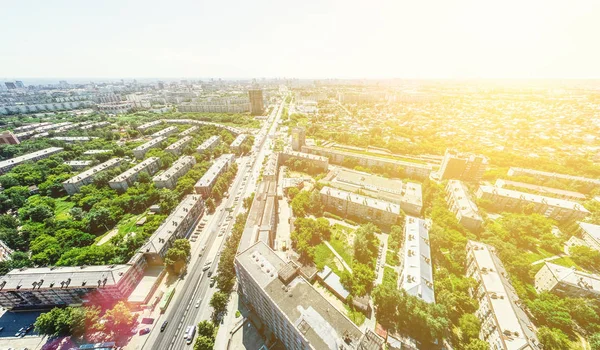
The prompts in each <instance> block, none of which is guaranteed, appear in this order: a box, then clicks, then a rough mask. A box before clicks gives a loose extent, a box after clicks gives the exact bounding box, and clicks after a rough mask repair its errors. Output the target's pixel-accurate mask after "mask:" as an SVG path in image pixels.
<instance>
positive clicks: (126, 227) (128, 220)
mask: <svg viewBox="0 0 600 350" xmlns="http://www.w3.org/2000/svg"><path fill="white" fill-rule="evenodd" d="M145 215H146V212H144V213H142V214H140V215H133V216H132V215H125V217H123V219H121V221H120V222H119V223H118V224H117V227H118V228H119V233H129V232H137V231H138V230H139V229H140V227H141V226H137V225H136V224H135V223H136V222H138V220H139V219H141V218H143V217H144V216H145Z"/></svg>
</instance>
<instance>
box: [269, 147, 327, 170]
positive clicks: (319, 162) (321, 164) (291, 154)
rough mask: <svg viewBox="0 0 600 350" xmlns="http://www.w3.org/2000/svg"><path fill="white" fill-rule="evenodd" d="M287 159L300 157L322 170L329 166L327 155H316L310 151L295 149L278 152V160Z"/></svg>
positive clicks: (283, 160) (284, 160) (285, 160)
mask: <svg viewBox="0 0 600 350" xmlns="http://www.w3.org/2000/svg"><path fill="white" fill-rule="evenodd" d="M288 159H300V160H303V161H306V162H308V164H310V165H311V166H312V167H315V168H318V169H320V170H322V171H323V172H325V171H327V169H328V168H329V159H327V157H322V156H317V155H314V154H310V153H302V152H296V151H290V150H287V151H283V152H280V153H279V162H280V163H284V162H287V161H288Z"/></svg>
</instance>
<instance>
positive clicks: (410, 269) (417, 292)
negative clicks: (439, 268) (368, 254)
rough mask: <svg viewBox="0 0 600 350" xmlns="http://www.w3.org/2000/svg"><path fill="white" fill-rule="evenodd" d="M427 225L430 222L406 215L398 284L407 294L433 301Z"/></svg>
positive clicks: (429, 301)
mask: <svg viewBox="0 0 600 350" xmlns="http://www.w3.org/2000/svg"><path fill="white" fill-rule="evenodd" d="M429 226H430V224H429V223H428V222H427V221H426V220H423V219H419V218H415V217H412V216H407V217H406V219H405V223H404V246H403V247H402V262H401V264H400V270H401V271H402V272H401V274H400V278H399V279H398V284H399V287H400V288H402V289H404V290H405V291H406V292H407V293H408V294H410V295H412V296H415V297H418V298H420V299H423V300H424V301H425V302H428V303H435V293H434V289H433V269H432V267H431V247H430V243H429Z"/></svg>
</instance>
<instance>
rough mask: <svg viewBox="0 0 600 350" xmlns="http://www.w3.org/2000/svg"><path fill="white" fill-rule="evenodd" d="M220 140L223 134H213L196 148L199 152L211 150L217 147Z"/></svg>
mask: <svg viewBox="0 0 600 350" xmlns="http://www.w3.org/2000/svg"><path fill="white" fill-rule="evenodd" d="M220 142H221V136H218V135H214V136H211V137H209V138H208V139H207V140H205V141H204V142H202V144H201V145H200V146H198V148H196V151H197V152H199V153H202V152H205V151H208V150H211V149H213V148H215V147H217V146H218V145H219V143H220Z"/></svg>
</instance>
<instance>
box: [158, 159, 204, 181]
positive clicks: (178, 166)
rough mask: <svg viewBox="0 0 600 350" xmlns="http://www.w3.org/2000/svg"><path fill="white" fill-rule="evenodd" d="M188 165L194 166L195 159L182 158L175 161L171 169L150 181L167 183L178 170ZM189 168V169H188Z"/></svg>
mask: <svg viewBox="0 0 600 350" xmlns="http://www.w3.org/2000/svg"><path fill="white" fill-rule="evenodd" d="M188 164H192V166H193V165H194V164H196V158H194V157H193V156H183V157H180V158H179V159H177V160H176V161H175V162H174V163H173V165H171V167H170V168H169V169H167V170H165V171H163V172H162V174H160V175H156V176H155V177H154V178H153V179H152V181H168V180H169V179H170V178H171V177H173V175H175V174H177V173H178V172H179V170H180V169H181V168H183V167H185V166H187V165H188ZM190 168H191V167H190Z"/></svg>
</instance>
